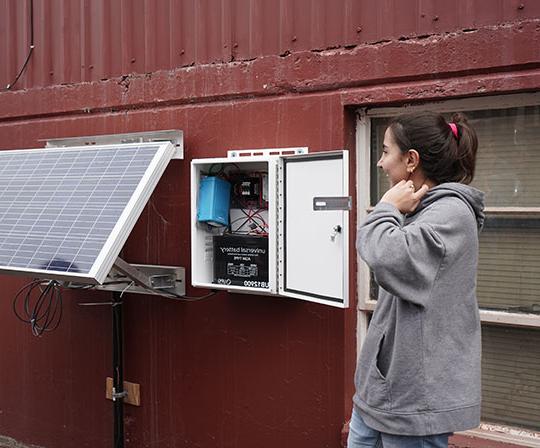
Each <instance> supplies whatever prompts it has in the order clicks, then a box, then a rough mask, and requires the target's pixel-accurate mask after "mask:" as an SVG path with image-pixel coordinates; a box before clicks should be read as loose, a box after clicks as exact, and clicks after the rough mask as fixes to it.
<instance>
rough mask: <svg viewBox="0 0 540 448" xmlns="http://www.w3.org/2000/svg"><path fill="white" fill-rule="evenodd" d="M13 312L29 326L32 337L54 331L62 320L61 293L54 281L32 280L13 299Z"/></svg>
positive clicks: (58, 284) (57, 283)
mask: <svg viewBox="0 0 540 448" xmlns="http://www.w3.org/2000/svg"><path fill="white" fill-rule="evenodd" d="M13 312H14V313H15V316H17V318H18V319H19V320H20V321H22V322H24V323H26V324H29V325H30V328H31V330H32V334H33V335H34V336H41V335H42V334H43V333H44V332H46V331H54V330H56V329H57V328H58V326H59V325H60V321H61V320H62V293H61V290H60V283H59V282H57V281H56V280H34V281H32V282H30V283H28V284H26V285H25V286H23V287H22V288H21V289H20V290H19V291H18V292H17V294H16V295H15V297H14V299H13Z"/></svg>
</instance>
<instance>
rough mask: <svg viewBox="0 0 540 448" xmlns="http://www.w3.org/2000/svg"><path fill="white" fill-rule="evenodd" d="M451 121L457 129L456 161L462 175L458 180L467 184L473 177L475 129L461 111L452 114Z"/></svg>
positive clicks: (475, 145)
mask: <svg viewBox="0 0 540 448" xmlns="http://www.w3.org/2000/svg"><path fill="white" fill-rule="evenodd" d="M452 122H453V123H455V125H456V127H457V131H458V136H457V138H456V141H457V153H456V163H457V165H458V166H459V172H460V173H461V175H462V178H461V179H460V180H459V181H460V182H463V183H464V184H469V183H471V181H472V180H473V178H474V168H475V165H476V151H477V150H478V137H477V136H476V131H475V130H474V129H473V128H472V127H471V126H470V125H469V122H468V120H467V117H466V116H465V115H463V114H462V113H459V112H458V113H455V114H453V115H452Z"/></svg>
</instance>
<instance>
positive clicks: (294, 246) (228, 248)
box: [191, 148, 351, 308]
mask: <svg viewBox="0 0 540 448" xmlns="http://www.w3.org/2000/svg"><path fill="white" fill-rule="evenodd" d="M291 153H292V154H291ZM348 171H349V165H348V152H347V151H327V152H317V153H311V154H308V153H307V150H306V148H283V149H272V150H252V151H229V157H223V158H208V159H195V160H192V162H191V266H192V271H191V282H192V285H193V286H196V287H204V288H210V289H225V290H229V291H231V292H247V293H250V294H270V295H278V296H283V297H292V298H296V299H301V300H307V301H311V302H317V303H323V304H327V305H331V306H336V307H341V308H346V307H348V301H349V300H348V294H349V288H348V279H349V256H348V249H349V209H350V207H351V200H350V197H349V176H348ZM216 175H221V176H223V177H226V178H228V179H229V181H230V182H231V200H230V210H229V214H230V216H229V224H228V226H227V227H226V226H222V227H216V226H211V225H207V224H205V223H204V222H200V221H199V220H198V219H197V213H198V211H199V210H200V209H201V206H202V205H201V204H200V203H199V194H200V185H201V182H203V183H204V182H205V180H204V179H206V178H207V177H208V176H216Z"/></svg>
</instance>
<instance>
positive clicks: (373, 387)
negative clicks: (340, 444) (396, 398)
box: [356, 325, 392, 410]
mask: <svg viewBox="0 0 540 448" xmlns="http://www.w3.org/2000/svg"><path fill="white" fill-rule="evenodd" d="M383 338H384V332H383V330H381V329H380V328H379V327H376V326H375V325H371V326H370V327H369V330H368V333H367V336H366V340H365V341H364V345H363V346H362V351H361V353H360V360H359V364H358V369H357V378H356V387H357V392H358V395H359V396H360V398H361V399H362V400H363V401H365V402H366V403H367V404H368V405H369V406H371V407H374V408H378V409H385V410H389V409H390V408H391V407H392V399H391V396H390V388H389V386H388V383H387V381H386V378H385V377H384V375H383V374H382V373H381V371H380V370H379V367H378V366H377V360H378V358H379V351H380V347H381V344H382V341H383Z"/></svg>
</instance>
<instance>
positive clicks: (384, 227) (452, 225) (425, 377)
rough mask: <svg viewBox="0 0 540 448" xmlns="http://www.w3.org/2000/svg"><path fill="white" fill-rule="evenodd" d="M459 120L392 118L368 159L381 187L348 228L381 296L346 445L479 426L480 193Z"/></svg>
mask: <svg viewBox="0 0 540 448" xmlns="http://www.w3.org/2000/svg"><path fill="white" fill-rule="evenodd" d="M477 147H478V140H477V137H476V133H475V132H474V130H473V129H472V128H471V126H470V125H469V124H468V123H467V121H466V119H465V117H464V116H463V115H461V114H456V115H454V117H453V118H452V120H451V122H447V121H446V120H445V119H444V117H442V116H441V115H439V114H434V113H414V114H407V115H402V116H399V117H397V118H396V119H394V120H393V121H392V122H391V124H390V125H389V127H388V129H387V130H386V133H385V136H384V145H383V154H382V157H381V159H380V160H379V162H378V163H377V166H378V167H379V168H381V169H382V170H383V171H384V173H385V174H386V175H387V176H388V178H389V180H390V184H391V188H390V189H389V190H388V191H387V192H386V193H385V194H384V196H383V197H382V199H381V200H380V202H379V203H378V204H377V205H376V206H375V208H374V209H373V211H372V213H370V214H369V216H368V217H367V219H366V221H365V222H364V223H363V224H362V225H360V227H359V229H358V239H357V249H358V252H359V254H360V256H361V257H362V258H363V259H364V261H365V262H366V263H367V265H368V266H369V267H370V269H371V270H372V272H373V274H374V276H375V280H376V282H377V284H378V285H379V297H378V300H377V306H376V308H375V312H374V313H373V316H372V318H371V322H370V324H369V329H368V332H367V336H366V338H365V340H364V343H363V346H362V351H361V355H360V359H359V362H358V367H357V371H356V376H355V385H356V394H355V395H354V408H353V415H352V419H351V423H350V429H349V440H348V448H358V447H380V446H384V448H409V447H410V448H416V447H447V446H448V436H449V435H450V434H451V433H452V432H454V431H461V430H465V429H470V428H474V427H476V426H478V424H479V422H480V357H481V353H480V344H481V341H480V318H479V312H478V305H477V302H476V295H475V289H476V270H477V261H478V232H479V230H480V229H481V227H482V223H483V219H484V214H483V193H482V192H481V191H479V190H476V189H474V188H472V187H470V186H468V185H467V184H469V183H470V182H471V180H472V179H473V175H474V166H475V159H476V150H477Z"/></svg>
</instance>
